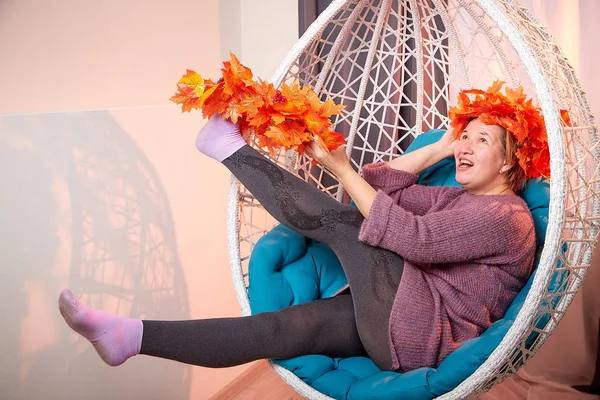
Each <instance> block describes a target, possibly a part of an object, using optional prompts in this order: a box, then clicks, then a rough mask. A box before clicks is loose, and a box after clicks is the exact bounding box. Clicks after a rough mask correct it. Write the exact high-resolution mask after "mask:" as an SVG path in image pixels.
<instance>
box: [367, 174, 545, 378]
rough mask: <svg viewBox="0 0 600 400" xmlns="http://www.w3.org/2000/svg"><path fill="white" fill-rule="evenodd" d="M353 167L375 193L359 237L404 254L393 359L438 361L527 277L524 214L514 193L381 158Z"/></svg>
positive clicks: (500, 310) (399, 365)
mask: <svg viewBox="0 0 600 400" xmlns="http://www.w3.org/2000/svg"><path fill="white" fill-rule="evenodd" d="M362 174H363V177H364V179H365V180H366V181H367V182H369V184H371V186H373V187H374V188H375V189H376V190H377V196H376V198H375V201H374V202H373V205H372V206H371V210H370V215H369V218H367V219H366V220H365V221H364V222H363V224H362V227H361V230H360V234H359V239H360V240H361V241H362V242H364V243H367V244H369V245H371V246H377V247H381V248H384V249H387V250H390V251H393V252H395V253H397V254H399V255H401V256H402V257H403V258H404V272H403V275H402V279H401V281H400V286H399V287H398V292H397V293H396V298H395V300H394V305H393V308H392V313H391V315H390V348H391V350H392V360H393V368H394V369H400V370H401V371H409V370H413V369H416V368H420V367H437V366H438V365H439V364H440V363H441V362H442V360H443V359H444V358H445V357H446V356H447V355H448V354H450V353H451V352H452V351H454V350H455V349H456V348H457V347H459V346H460V345H461V344H462V343H464V342H465V341H467V340H469V339H472V338H474V337H476V336H479V335H480V334H481V333H482V332H483V331H484V330H486V329H487V328H488V327H489V326H490V325H491V324H492V323H493V322H494V321H496V320H498V319H500V318H502V317H503V316H504V313H505V312H506V309H507V308H508V306H509V305H510V303H511V302H512V300H513V299H514V297H515V296H516V295H517V293H518V292H519V291H520V290H521V289H522V288H523V286H525V283H527V279H528V278H529V275H530V273H531V270H532V266H533V258H534V253H535V232H534V227H533V219H532V217H531V214H530V212H529V209H528V207H527V204H526V203H525V202H524V201H523V200H522V199H521V198H520V197H518V196H514V195H489V196H488V195H472V194H469V193H467V192H466V191H465V190H463V189H458V188H452V187H427V186H420V185H415V184H414V183H415V181H416V179H417V175H414V174H411V173H408V172H404V171H399V170H395V169H392V168H390V167H388V166H387V165H386V164H384V163H378V164H370V165H367V166H365V167H363V170H362Z"/></svg>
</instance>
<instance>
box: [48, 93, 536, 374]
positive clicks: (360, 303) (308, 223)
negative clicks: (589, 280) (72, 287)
mask: <svg viewBox="0 0 600 400" xmlns="http://www.w3.org/2000/svg"><path fill="white" fill-rule="evenodd" d="M497 89H498V88H497V87H495V86H494V85H493V86H492V87H491V88H490V89H489V90H488V92H481V93H483V94H481V95H480V94H478V93H479V92H478V93H475V95H476V96H475V100H473V101H471V100H470V99H469V98H468V97H467V96H466V95H465V96H464V97H460V98H459V107H457V108H454V109H451V118H452V126H453V127H454V131H453V130H449V131H448V132H446V134H445V135H444V136H443V137H442V139H441V140H440V141H438V142H437V143H434V144H431V145H429V146H426V147H423V148H421V149H419V150H417V151H414V152H412V153H409V154H405V155H403V156H401V157H399V158H397V159H395V160H393V161H391V162H389V163H387V164H386V163H378V164H372V165H368V166H365V167H364V168H363V171H362V173H363V176H362V177H361V176H360V175H359V174H358V173H356V172H355V171H354V170H353V169H352V167H351V166H350V163H349V161H348V159H347V157H346V155H345V151H344V149H343V148H341V149H338V150H335V151H332V152H328V151H327V150H326V149H324V148H322V147H320V146H319V145H318V144H317V143H316V142H313V143H312V144H311V145H310V146H309V147H308V149H307V152H308V154H309V155H311V156H312V157H313V158H314V159H315V160H317V161H318V162H320V163H321V164H323V165H324V166H325V167H326V168H328V169H329V170H331V172H332V173H334V174H335V175H336V176H337V177H338V179H339V180H340V182H341V183H342V184H343V185H344V187H345V188H346V190H347V191H348V193H349V194H350V196H351V197H352V198H353V200H354V202H355V203H356V205H357V208H355V207H352V206H349V205H345V204H341V203H338V202H337V201H335V200H334V199H332V198H331V197H329V196H328V195H327V194H325V193H322V192H321V191H319V190H318V189H316V188H314V187H312V186H310V185H308V184H307V183H306V182H304V181H302V180H300V179H298V178H297V177H295V176H293V175H291V174H290V173H288V172H287V171H285V170H283V169H281V168H280V167H278V166H277V165H275V164H273V163H271V162H270V161H268V160H267V159H265V158H264V157H262V156H261V155H260V154H259V153H258V152H257V151H256V150H254V149H252V148H251V147H249V146H248V145H247V144H246V143H245V141H244V139H243V138H242V137H241V135H240V133H239V130H238V127H237V126H236V125H233V124H231V123H230V122H227V121H224V120H223V119H222V118H221V117H220V116H218V115H216V116H213V117H212V118H211V119H210V120H209V122H208V123H207V124H206V126H205V127H204V128H203V129H202V130H201V132H200V134H199V135H198V138H197V141H196V146H197V148H198V149H199V150H200V152H202V153H204V154H205V155H208V156H210V157H212V158H214V159H216V160H218V161H220V162H222V163H223V164H224V165H225V166H226V167H227V168H229V169H230V170H231V172H232V173H233V174H234V175H235V176H236V177H237V178H238V179H239V180H240V181H241V182H242V183H243V184H244V185H245V186H246V188H247V189H248V190H249V191H250V192H251V193H253V194H254V196H255V197H256V198H257V199H258V200H259V201H260V203H261V204H262V205H263V206H264V207H265V208H266V210H267V211H268V212H269V213H270V214H271V215H272V216H273V217H275V218H276V219H277V220H278V221H279V222H281V223H282V224H285V225H286V226H288V227H289V228H291V229H293V230H295V231H297V232H299V233H301V234H303V235H305V236H307V237H310V238H312V239H314V240H318V241H321V242H324V243H325V244H327V245H328V246H329V247H330V248H331V249H332V250H333V251H334V252H335V253H336V255H337V256H338V258H339V259H340V262H341V264H342V268H343V269H344V272H345V274H346V277H347V278H348V284H349V287H350V293H348V291H345V292H344V293H342V294H339V295H337V296H335V297H333V298H331V299H324V300H317V301H314V302H310V303H306V304H301V305H297V306H292V307H288V308H285V309H282V310H280V311H277V312H273V313H263V314H258V315H254V316H250V317H240V318H223V319H207V320H194V321H140V320H134V319H129V318H124V317H119V316H116V315H112V314H108V313H104V312H101V311H96V310H93V309H91V308H89V307H86V306H84V305H82V304H80V303H79V302H78V301H77V300H76V298H75V297H74V296H73V294H72V293H71V292H70V291H68V290H65V291H63V293H62V294H61V295H60V298H59V307H60V311H61V313H62V315H63V316H64V318H65V320H66V322H67V323H68V324H69V326H70V327H71V328H73V329H74V330H75V331H77V332H78V333H80V334H81V335H83V336H84V337H85V338H87V339H88V340H89V341H90V342H92V344H93V345H94V347H95V348H96V350H97V352H98V353H99V355H100V356H101V357H102V359H103V360H104V361H105V362H106V363H107V364H109V365H119V364H121V363H123V362H125V361H126V360H127V359H128V358H129V357H132V356H134V355H137V354H146V355H152V356H156V357H162V358H167V359H172V360H176V361H180V362H184V363H189V364H195V365H201V366H206V367H228V366H232V365H238V364H243V363H246V362H250V361H253V360H257V359H261V358H273V359H283V358H290V357H295V356H299V355H305V354H325V355H329V356H331V357H349V356H360V355H368V356H369V357H371V359H372V360H373V361H374V362H375V364H376V365H377V366H378V367H379V368H381V369H382V370H400V371H409V370H412V369H416V368H419V367H424V366H429V367H435V366H437V365H438V364H439V363H440V362H441V361H442V360H443V359H444V358H445V357H446V356H447V355H448V354H449V353H450V352H452V351H453V350H454V349H456V348H457V347H458V346H459V345H460V344H462V343H464V342H465V341H466V340H469V339H471V338H474V337H476V336H478V335H479V334H481V333H482V332H483V331H484V330H485V329H486V328H488V327H489V326H490V325H491V324H492V323H493V322H494V321H495V320H497V319H499V318H502V316H503V314H504V312H505V311H506V309H507V308H508V306H509V304H510V302H511V301H512V299H513V298H514V297H515V296H516V294H517V293H518V292H519V291H520V290H521V288H522V287H523V286H524V285H525V283H526V281H527V279H528V276H529V274H530V272H531V268H532V265H533V258H534V248H535V233H534V228H533V221H532V218H531V215H530V213H529V211H528V208H527V206H526V204H525V202H524V201H523V200H522V199H521V198H519V197H518V196H516V195H515V194H516V192H517V191H518V190H519V188H520V186H521V185H522V183H523V181H524V178H525V177H529V176H535V174H538V173H539V172H540V170H541V169H543V168H545V167H546V165H545V164H544V163H540V162H539V159H540V157H537V158H535V157H534V158H535V160H536V162H537V164H533V163H532V161H531V160H533V158H532V159H525V160H524V158H523V157H521V155H522V153H523V151H529V152H531V151H533V152H534V153H535V152H538V153H539V151H541V150H539V146H538V147H536V145H535V144H533V145H532V144H531V143H529V142H527V140H529V139H531V137H529V136H527V135H526V137H525V139H523V136H522V135H521V136H518V138H521V139H520V140H518V139H517V137H516V136H515V135H514V132H509V131H507V130H506V129H505V128H504V127H503V126H504V125H507V124H506V121H507V120H509V119H510V118H509V117H511V116H512V120H510V121H518V120H519V115H520V114H519V113H521V112H522V111H523V110H521V109H520V108H519V107H521V106H522V105H523V104H525V105H526V103H523V102H516V103H515V102H514V101H513V100H512V99H511V98H510V97H506V96H504V95H502V94H500V93H499V92H498V90H497ZM465 93H470V92H465ZM513 93H514V92H513ZM490 96H491V97H492V98H493V99H492V100H494V99H495V100H498V101H504V102H505V103H507V104H510V105H511V107H512V109H511V111H509V114H510V113H512V114H510V115H509V116H508V117H507V116H506V115H503V119H499V118H498V113H494V112H490V111H489V110H490V107H487V106H486V102H487V101H489V100H490ZM494 96H495V97H494ZM504 105H506V104H504ZM502 110H503V113H504V114H507V111H506V110H507V107H504V108H503V109H502ZM492 111H493V110H492ZM526 111H531V110H526ZM538 115H539V112H538ZM539 119H540V120H541V115H540V116H539ZM490 122H499V123H500V124H494V123H491V124H490ZM511 123H512V122H511ZM541 123H542V124H543V120H542V122H541ZM501 125H503V126H501ZM508 126H510V127H513V130H514V124H511V125H508ZM530 126H534V125H532V124H530ZM453 132H456V133H455V134H453ZM520 133H521V134H522V132H520ZM544 133H545V132H544ZM532 148H533V150H531V149H532ZM545 151H547V147H546V149H545ZM536 154H537V153H536ZM451 155H454V158H455V160H456V180H457V181H458V182H459V183H460V184H461V185H462V186H463V189H458V188H448V187H437V188H433V187H423V186H419V185H414V182H415V180H416V179H417V175H415V174H417V173H419V172H421V171H422V170H424V169H425V168H428V167H429V166H431V165H433V164H435V163H437V162H438V161H440V160H442V159H444V158H446V157H449V156H451ZM540 165H541V166H542V167H543V168H539V167H540Z"/></svg>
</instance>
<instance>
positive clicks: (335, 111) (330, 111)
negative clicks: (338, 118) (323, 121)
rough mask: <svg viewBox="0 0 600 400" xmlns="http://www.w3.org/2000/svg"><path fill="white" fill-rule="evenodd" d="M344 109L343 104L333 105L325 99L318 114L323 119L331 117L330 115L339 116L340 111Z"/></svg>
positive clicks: (331, 101)
mask: <svg viewBox="0 0 600 400" xmlns="http://www.w3.org/2000/svg"><path fill="white" fill-rule="evenodd" d="M344 108H346V106H345V105H343V104H335V102H334V101H333V100H332V99H327V100H326V101H325V102H323V104H321V108H320V113H321V115H322V116H323V117H327V118H329V117H331V116H332V115H339V114H340V113H341V112H342V110H343V109H344Z"/></svg>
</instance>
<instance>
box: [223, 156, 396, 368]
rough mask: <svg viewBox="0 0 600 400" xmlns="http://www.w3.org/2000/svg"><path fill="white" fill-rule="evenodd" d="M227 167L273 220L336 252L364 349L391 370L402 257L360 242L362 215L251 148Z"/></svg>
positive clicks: (382, 366) (231, 160)
mask: <svg viewBox="0 0 600 400" xmlns="http://www.w3.org/2000/svg"><path fill="white" fill-rule="evenodd" d="M223 164H224V165H225V166H226V167H227V168H229V170H230V171H231V172H232V173H233V174H234V175H235V176H236V178H238V179H239V180H240V182H242V183H243V184H244V186H246V188H247V189H248V190H249V191H250V192H251V193H252V194H253V195H254V196H255V197H256V198H257V199H258V201H259V202H260V203H261V205H263V207H264V208H265V209H266V210H267V211H268V212H269V213H270V214H271V215H272V216H273V217H274V218H275V219H277V220H278V221H279V222H281V223H282V224H284V225H286V226H287V227H289V228H290V229H293V230H295V231H296V232H298V233H300V234H303V235H305V236H307V237H309V238H311V239H314V240H318V241H320V242H323V243H325V244H326V245H328V246H329V247H330V248H331V249H332V250H333V251H334V252H335V254H336V255H337V257H338V258H339V260H340V263H341V265H342V268H343V269H344V273H345V274H346V277H347V279H348V283H349V285H350V289H351V291H352V298H353V301H354V306H355V316H356V324H357V327H358V332H359V335H360V338H361V340H362V342H363V345H364V347H365V349H366V350H367V352H368V353H369V355H370V357H371V358H372V359H373V361H374V362H375V363H376V364H377V365H378V366H379V367H380V368H382V369H389V368H391V366H392V358H391V354H390V345H389V343H390V342H389V316H390V313H391V310H392V306H393V301H394V298H395V295H396V291H397V289H398V285H399V284H400V278H401V276H402V271H403V266H404V262H403V259H402V257H400V256H399V255H397V254H395V253H392V252H390V251H387V250H384V249H380V248H376V247H372V246H369V245H366V244H364V243H362V242H360V241H359V240H358V233H359V230H360V226H361V223H362V221H363V219H364V218H363V216H362V214H361V213H360V212H359V211H358V209H356V208H355V207H352V206H349V205H346V204H342V203H340V202H338V201H336V200H335V199H333V198H331V197H330V196H329V195H327V194H326V193H323V192H322V191H320V190H319V189H317V188H315V187H313V186H310V185H309V184H308V183H306V182H304V181H303V180H301V179H299V178H298V177H296V176H294V175H292V174H291V173H289V172H288V171H285V170H284V169H282V168H281V167H279V166H277V165H276V164H274V163H272V162H271V161H269V160H268V159H266V158H265V157H263V156H262V155H261V154H260V153H258V152H257V151H256V150H255V149H253V148H251V147H250V146H247V145H246V146H243V147H241V148H240V149H239V150H237V151H236V152H235V153H234V154H232V155H231V156H230V157H228V158H226V159H225V160H224V161H223Z"/></svg>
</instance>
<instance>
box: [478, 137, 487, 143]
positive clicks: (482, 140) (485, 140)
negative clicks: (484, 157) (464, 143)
mask: <svg viewBox="0 0 600 400" xmlns="http://www.w3.org/2000/svg"><path fill="white" fill-rule="evenodd" d="M479 140H480V141H481V143H487V139H486V138H481V139H479Z"/></svg>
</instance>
